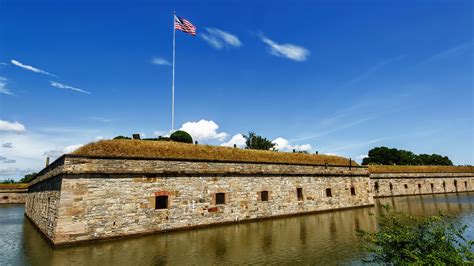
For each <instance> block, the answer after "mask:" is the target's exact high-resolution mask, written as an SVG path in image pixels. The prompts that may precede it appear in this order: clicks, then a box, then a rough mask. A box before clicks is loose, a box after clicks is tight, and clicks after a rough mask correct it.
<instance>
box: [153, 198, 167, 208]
mask: <svg viewBox="0 0 474 266" xmlns="http://www.w3.org/2000/svg"><path fill="white" fill-rule="evenodd" d="M155 209H157V210H161V209H168V196H156V197H155Z"/></svg>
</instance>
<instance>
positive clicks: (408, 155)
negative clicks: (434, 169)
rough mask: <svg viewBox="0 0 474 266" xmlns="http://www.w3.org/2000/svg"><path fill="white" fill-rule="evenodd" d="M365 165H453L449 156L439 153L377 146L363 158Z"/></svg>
mask: <svg viewBox="0 0 474 266" xmlns="http://www.w3.org/2000/svg"><path fill="white" fill-rule="evenodd" d="M362 164H363V165H368V164H381V165H453V162H452V161H451V160H450V159H449V158H448V157H447V156H441V155H439V154H432V155H429V154H420V155H416V154H414V153H413V152H411V151H406V150H398V149H395V148H387V147H375V148H373V149H371V150H370V151H369V154H368V157H366V158H364V160H362Z"/></svg>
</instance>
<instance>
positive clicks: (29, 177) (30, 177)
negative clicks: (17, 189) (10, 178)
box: [19, 173, 36, 183]
mask: <svg viewBox="0 0 474 266" xmlns="http://www.w3.org/2000/svg"><path fill="white" fill-rule="evenodd" d="M35 175H36V173H31V174H27V175H25V177H23V178H22V179H20V181H19V183H30V182H31V180H33V177H34V176H35Z"/></svg>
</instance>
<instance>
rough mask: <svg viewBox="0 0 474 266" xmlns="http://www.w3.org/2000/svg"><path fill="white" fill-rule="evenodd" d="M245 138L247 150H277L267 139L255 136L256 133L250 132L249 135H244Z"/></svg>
mask: <svg viewBox="0 0 474 266" xmlns="http://www.w3.org/2000/svg"><path fill="white" fill-rule="evenodd" d="M244 138H245V148H246V149H254V150H271V149H274V148H275V143H273V142H271V141H270V140H269V139H267V138H264V137H262V136H259V135H257V134H255V132H249V134H248V135H244Z"/></svg>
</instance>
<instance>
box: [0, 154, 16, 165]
mask: <svg viewBox="0 0 474 266" xmlns="http://www.w3.org/2000/svg"><path fill="white" fill-rule="evenodd" d="M15 162H16V160H13V159H8V158H6V157H3V156H0V163H15Z"/></svg>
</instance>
